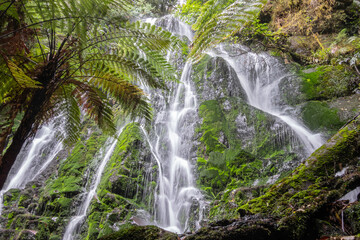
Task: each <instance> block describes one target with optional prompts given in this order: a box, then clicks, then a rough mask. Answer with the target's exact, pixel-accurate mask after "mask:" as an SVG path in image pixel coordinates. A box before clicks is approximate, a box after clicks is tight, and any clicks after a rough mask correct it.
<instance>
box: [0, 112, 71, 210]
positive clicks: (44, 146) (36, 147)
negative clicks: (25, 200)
mask: <svg viewBox="0 0 360 240" xmlns="http://www.w3.org/2000/svg"><path fill="white" fill-rule="evenodd" d="M61 120H62V117H61V116H58V117H56V118H55V119H53V120H52V121H51V123H49V124H47V125H44V126H42V127H41V128H40V129H39V130H38V132H37V133H36V135H35V138H34V139H32V140H31V141H27V142H26V143H25V144H24V147H23V148H22V149H21V152H20V153H19V155H18V157H17V158H16V161H15V163H14V165H13V167H12V169H11V170H10V173H9V176H8V177H7V179H6V182H5V184H4V187H3V189H2V190H1V191H0V214H1V212H2V209H3V195H4V193H5V192H7V191H9V190H10V189H14V188H17V189H23V188H25V185H26V184H27V183H28V182H30V181H33V180H35V179H36V177H38V176H39V175H40V174H41V173H42V172H43V171H44V170H45V169H46V168H47V166H49V164H50V163H51V162H52V161H53V160H54V159H55V157H56V155H57V154H58V153H59V152H60V151H61V150H62V149H63V144H62V139H61V138H59V137H58V136H59V135H60V134H61V133H62V132H63V131H64V126H63V121H61ZM59 122H60V124H59Z"/></svg>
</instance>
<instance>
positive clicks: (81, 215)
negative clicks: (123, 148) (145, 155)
mask: <svg viewBox="0 0 360 240" xmlns="http://www.w3.org/2000/svg"><path fill="white" fill-rule="evenodd" d="M123 129H124V127H122V128H121V129H120V131H119V134H118V137H119V136H120V134H121V132H122V130H123ZM107 141H108V142H107V144H105V146H108V147H107V148H106V150H105V153H106V154H105V156H104V157H103V159H102V160H101V163H100V165H99V166H98V167H97V171H96V173H95V176H94V179H93V181H92V183H91V186H90V190H89V192H87V194H86V197H85V198H84V201H83V202H82V203H81V205H80V207H79V209H78V211H77V215H76V216H74V217H72V218H71V219H70V222H69V223H68V225H67V227H66V229H65V234H64V237H63V240H73V239H75V238H76V234H77V231H78V230H79V229H80V227H81V224H82V223H83V221H84V220H85V218H86V214H87V210H88V208H89V206H90V203H91V200H92V199H93V198H94V197H95V196H96V190H97V187H98V185H99V183H100V180H101V176H102V174H103V172H104V169H105V166H106V164H107V162H108V161H109V159H110V157H111V156H112V153H113V151H114V149H115V146H116V144H117V142H118V138H112V137H111V138H110V139H109V140H107ZM101 155H102V152H101V154H100V156H101Z"/></svg>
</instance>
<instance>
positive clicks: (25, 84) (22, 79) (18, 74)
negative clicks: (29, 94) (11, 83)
mask: <svg viewBox="0 0 360 240" xmlns="http://www.w3.org/2000/svg"><path fill="white" fill-rule="evenodd" d="M6 64H7V66H8V68H9V70H10V72H11V75H12V76H13V78H14V80H15V81H16V82H17V83H18V84H19V85H20V86H21V87H22V88H42V86H41V83H40V82H38V81H35V80H33V79H31V78H30V77H29V76H27V75H26V74H25V73H24V71H23V70H22V69H21V68H20V67H18V66H17V65H16V64H15V63H14V62H13V61H11V60H7V61H6Z"/></svg>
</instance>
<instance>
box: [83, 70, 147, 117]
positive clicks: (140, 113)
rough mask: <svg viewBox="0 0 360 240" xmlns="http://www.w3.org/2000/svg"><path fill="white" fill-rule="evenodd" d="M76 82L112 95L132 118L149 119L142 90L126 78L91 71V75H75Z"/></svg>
mask: <svg viewBox="0 0 360 240" xmlns="http://www.w3.org/2000/svg"><path fill="white" fill-rule="evenodd" d="M76 78H77V79H79V80H78V82H84V81H85V82H86V84H88V85H90V86H91V87H93V88H100V89H102V90H103V91H104V92H105V93H107V95H108V96H109V97H113V98H114V99H115V100H116V102H117V103H118V104H119V105H120V107H121V109H122V110H123V111H124V113H125V114H127V115H130V117H131V118H132V119H135V118H136V117H140V118H144V119H146V120H147V121H148V122H149V121H150V119H151V107H150V104H149V103H148V102H147V99H146V96H145V95H144V92H143V91H142V90H141V89H140V88H139V87H137V86H136V85H133V84H131V83H129V82H128V81H127V80H124V79H120V78H119V77H116V76H114V75H112V74H111V73H104V72H103V71H102V72H99V73H96V72H92V75H88V76H87V75H85V74H83V75H81V76H78V77H76Z"/></svg>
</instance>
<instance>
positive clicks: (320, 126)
mask: <svg viewBox="0 0 360 240" xmlns="http://www.w3.org/2000/svg"><path fill="white" fill-rule="evenodd" d="M302 118H303V120H304V122H305V124H306V125H307V126H308V127H309V128H310V129H311V130H312V131H318V132H320V131H321V132H323V131H325V130H327V131H329V132H330V134H331V135H333V134H335V133H336V132H337V130H338V129H340V128H341V126H343V125H344V124H345V123H344V122H342V121H341V120H340V118H339V116H338V114H337V110H336V109H331V108H329V106H328V105H327V103H325V102H319V101H311V102H308V103H306V105H305V106H304V107H303V110H302Z"/></svg>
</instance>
